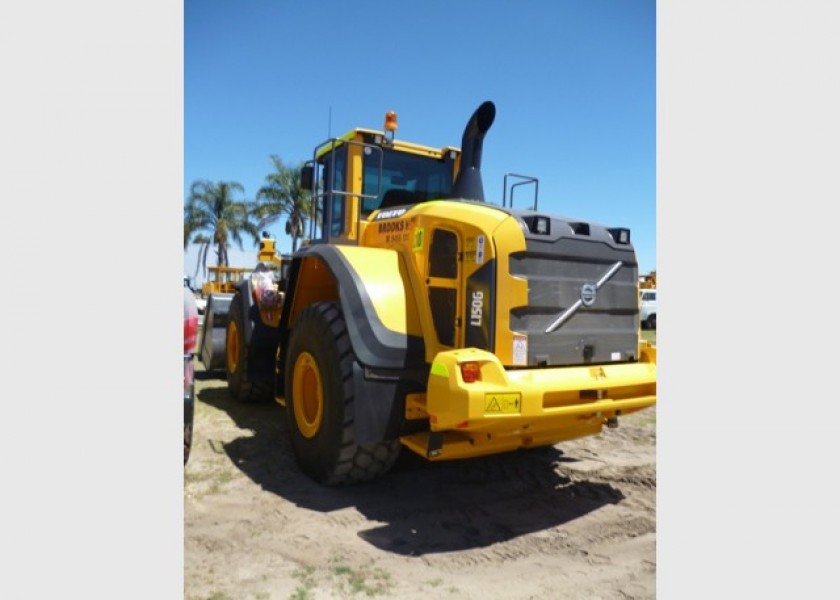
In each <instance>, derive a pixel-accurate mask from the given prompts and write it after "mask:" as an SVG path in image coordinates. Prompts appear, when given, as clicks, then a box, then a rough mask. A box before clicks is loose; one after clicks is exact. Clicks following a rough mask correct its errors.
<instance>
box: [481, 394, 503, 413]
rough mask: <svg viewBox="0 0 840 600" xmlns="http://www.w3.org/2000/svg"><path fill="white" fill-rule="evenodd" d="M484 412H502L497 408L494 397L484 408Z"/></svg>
mask: <svg viewBox="0 0 840 600" xmlns="http://www.w3.org/2000/svg"><path fill="white" fill-rule="evenodd" d="M484 412H502V407H501V406H499V401H498V400H496V397H495V396H494V397H493V398H491V399H490V402H489V403H488V404H487V406H485V407H484Z"/></svg>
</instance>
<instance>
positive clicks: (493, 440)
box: [228, 102, 656, 484]
mask: <svg viewBox="0 0 840 600" xmlns="http://www.w3.org/2000/svg"><path fill="white" fill-rule="evenodd" d="M495 112H496V111H495V106H494V105H493V103H491V102H485V103H484V104H482V105H481V106H480V107H479V108H478V109H477V110H476V111H475V113H474V114H473V115H472V117H471V118H470V120H469V122H468V123H467V126H466V128H465V130H464V134H463V137H462V143H461V147H460V148H455V147H451V146H446V147H443V148H433V147H428V146H422V145H419V144H414V143H409V142H405V141H402V140H399V139H395V132H396V129H397V122H396V115H395V114H394V113H389V114H388V115H387V116H386V122H385V129H384V131H377V130H370V129H354V130H352V131H350V132H348V133H347V134H346V135H344V136H342V137H340V138H334V139H331V140H328V141H327V142H324V143H322V144H320V145H318V146H317V147H316V148H315V151H314V157H313V159H312V161H310V162H309V163H308V165H307V166H306V167H305V168H304V170H303V183H304V186H305V187H306V188H307V189H309V190H311V191H312V193H313V199H314V202H313V206H314V211H315V212H314V214H313V215H312V218H311V219H310V231H309V238H310V239H309V243H308V244H306V245H305V246H304V247H303V248H302V249H301V250H300V251H298V252H297V253H295V254H294V255H293V256H292V257H291V258H290V260H289V261H288V263H289V264H288V269H289V270H288V274H287V276H284V277H283V278H282V279H281V282H279V283H278V289H277V292H282V293H283V294H284V295H283V297H282V298H280V301H279V303H278V304H275V305H274V306H275V307H276V306H278V305H280V306H282V310H281V313H280V316H279V319H278V320H277V321H273V320H272V319H266V318H265V315H264V314H263V313H261V312H258V311H255V310H254V309H253V308H250V307H251V306H255V304H254V301H253V292H252V291H251V290H250V288H249V287H248V286H249V285H250V284H249V283H246V284H242V285H240V286H238V287H237V292H236V294H235V296H234V300H233V302H234V303H237V310H236V311H234V310H233V308H231V314H232V315H233V314H238V315H240V317H239V318H240V319H241V320H240V321H238V322H235V323H234V325H233V327H234V329H235V330H241V329H245V328H247V329H248V334H249V336H250V338H249V342H248V343H247V344H240V345H239V346H238V349H237V354H236V357H235V358H236V360H234V361H231V360H230V352H228V382H229V389H230V391H231V394H232V395H233V396H234V397H236V398H238V399H240V400H251V399H256V398H257V397H264V396H266V395H270V394H271V392H273V396H274V397H275V398H276V399H277V401H278V402H279V403H281V404H282V405H284V406H285V407H286V414H287V415H288V421H289V431H290V433H289V435H290V437H291V443H292V448H293V450H294V453H295V456H296V458H297V460H298V463H299V464H300V466H301V468H302V470H304V471H305V472H306V473H308V474H309V475H310V476H311V477H313V478H314V479H315V480H317V481H319V482H322V483H325V484H338V483H351V482H357V481H363V480H368V479H371V478H374V477H377V476H379V475H382V474H383V473H385V472H387V471H388V469H390V467H391V465H392V464H393V462H394V460H395V459H396V457H397V454H398V452H399V451H400V448H401V447H406V448H408V449H409V450H411V451H413V452H415V453H417V454H419V455H421V456H423V457H426V458H428V459H431V460H445V459H455V458H466V457H472V456H479V455H484V454H492V453H497V452H503V451H509V450H514V449H517V448H527V447H535V446H541V445H550V444H555V443H558V442H560V441H564V440H569V439H573V438H577V437H581V436H586V435H593V434H597V433H598V432H600V431H601V430H602V428H603V427H604V426H605V425H606V426H608V427H615V426H617V425H618V420H619V418H620V417H621V416H622V415H626V414H629V413H632V412H634V411H638V410H641V409H643V408H645V407H648V406H651V405H653V404H655V402H656V350H655V348H654V347H653V346H652V345H650V344H648V343H647V342H645V341H643V340H642V339H641V338H640V336H639V330H640V326H639V325H640V324H639V305H638V298H639V277H638V265H637V262H636V256H635V251H634V249H633V246H632V244H631V242H630V231H629V230H628V229H625V228H622V227H610V226H604V225H599V224H597V223H593V222H589V221H586V220H582V219H571V218H567V217H559V216H555V215H551V214H548V213H546V212H544V211H540V210H539V209H538V204H537V198H536V197H535V199H534V204H533V206H532V209H531V210H515V209H513V207H512V206H504V202H503V204H502V206H499V205H495V204H490V203H488V202H485V199H484V190H483V185H482V181H481V174H480V163H481V152H482V145H483V140H484V136H485V134H486V132H487V131H488V130H489V128H490V126H491V125H492V123H493V120H494V119H495ZM530 179H531V180H533V181H536V179H535V178H530ZM535 196H536V195H535ZM511 197H512V195H511ZM511 204H512V202H511ZM231 322H232V318H231V319H229V320H228V323H231ZM230 340H231V336H230V325H229V328H228V347H229V348H230V346H231V345H232V344H231V341H230Z"/></svg>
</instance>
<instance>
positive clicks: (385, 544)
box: [196, 367, 624, 556]
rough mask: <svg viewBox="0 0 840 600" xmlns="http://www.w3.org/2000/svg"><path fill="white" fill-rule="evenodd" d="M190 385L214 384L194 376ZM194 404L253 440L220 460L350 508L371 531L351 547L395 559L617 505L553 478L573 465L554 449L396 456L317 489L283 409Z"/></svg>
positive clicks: (612, 493)
mask: <svg viewBox="0 0 840 600" xmlns="http://www.w3.org/2000/svg"><path fill="white" fill-rule="evenodd" d="M196 377H197V379H198V380H199V381H202V380H203V381H209V380H211V379H214V378H216V376H215V375H214V374H211V373H207V372H205V371H203V370H201V368H200V367H199V368H198V369H197V373H196ZM222 377H223V375H222ZM198 401H199V402H203V403H206V404H208V405H210V406H213V407H215V408H217V409H219V410H222V411H224V412H225V413H227V414H228V415H229V416H230V418H231V419H232V420H233V421H234V423H235V424H236V426H237V427H238V428H240V429H245V430H249V431H250V432H252V435H250V434H249V435H243V436H241V437H238V438H237V439H234V440H233V441H231V442H229V443H226V444H224V451H225V453H226V454H227V456H228V457H229V458H230V461H231V463H232V464H233V465H234V466H236V468H238V469H239V470H241V471H242V473H244V474H245V475H246V476H247V477H249V478H250V479H251V480H252V481H254V482H255V483H256V484H258V485H259V486H260V487H261V488H262V489H264V490H266V491H268V492H271V493H273V494H276V495H278V496H280V497H282V498H284V499H286V500H288V501H290V502H293V503H295V504H296V505H298V506H300V507H303V508H306V509H309V510H314V511H319V512H322V513H325V514H326V513H333V512H334V511H340V510H342V509H346V508H351V507H355V508H356V509H357V510H358V511H359V513H361V514H362V515H363V516H364V517H365V518H366V519H367V520H368V521H370V522H371V523H372V524H373V526H372V527H371V528H370V529H367V530H364V531H361V532H360V533H359V535H360V537H362V538H363V539H364V540H366V541H367V542H368V543H370V544H371V545H373V546H375V547H377V548H380V549H382V550H386V551H389V552H394V553H397V554H402V555H412V556H418V555H424V554H430V553H440V552H452V551H458V550H467V549H474V548H483V547H487V546H490V545H492V544H496V543H499V542H504V541H506V540H510V539H513V538H516V537H518V536H522V535H526V534H529V533H533V532H536V531H541V530H545V529H550V528H553V527H557V526H562V525H563V524H565V523H569V522H571V521H574V520H575V519H577V518H579V517H581V516H583V515H586V514H588V513H590V512H592V511H595V510H598V509H599V508H601V507H603V506H605V505H611V504H617V503H619V502H621V501H622V500H623V499H624V495H623V494H622V493H621V491H619V490H618V489H616V488H614V487H612V486H611V485H608V484H605V483H597V482H588V481H585V480H583V481H575V480H572V479H570V478H568V477H566V476H564V475H561V474H560V473H558V472H557V469H556V466H557V463H560V462H570V461H574V460H575V459H574V458H571V457H566V456H564V455H563V453H562V452H561V451H560V450H559V449H557V448H555V447H548V448H535V449H531V450H524V451H518V452H513V453H506V454H499V455H495V456H489V457H482V458H473V459H465V460H457V461H446V462H437V463H432V462H428V461H426V460H424V459H423V458H421V457H418V456H415V455H414V454H413V453H411V452H410V451H408V450H407V449H405V448H404V449H403V451H402V454H401V456H400V458H399V459H398V461H397V463H396V465H395V466H394V468H393V469H392V470H391V472H389V473H388V474H387V475H386V476H385V477H383V478H382V479H380V480H377V481H374V482H370V483H364V484H357V485H353V486H342V487H324V486H321V485H319V484H317V483H315V482H314V481H312V480H311V479H309V477H307V476H306V475H305V474H303V473H302V472H301V471H300V469H299V468H298V466H297V464H296V462H295V459H294V456H293V454H292V450H291V446H290V444H289V441H288V426H287V424H286V415H285V409H283V407H281V406H279V405H278V404H275V403H273V402H265V403H259V404H240V403H237V402H235V401H234V400H232V399H231V398H230V396H229V395H228V392H227V388H226V387H225V386H223V385H222V386H218V387H213V386H211V385H208V386H207V387H204V388H203V389H201V390H199V391H198Z"/></svg>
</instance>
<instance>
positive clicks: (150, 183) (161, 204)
mask: <svg viewBox="0 0 840 600" xmlns="http://www.w3.org/2000/svg"><path fill="white" fill-rule="evenodd" d="M0 76H2V84H0V86H2V92H0V148H1V150H0V173H2V179H0V181H2V186H0V189H2V201H0V204H2V209H0V213H2V215H3V217H2V225H3V226H2V234H0V252H2V254H0V256H2V260H3V265H4V266H3V278H4V281H5V283H6V286H5V287H6V294H4V300H3V302H2V308H3V311H2V313H3V317H4V318H3V328H2V333H1V334H0V339H2V342H3V343H2V347H3V350H4V352H3V359H2V362H0V364H2V365H3V367H2V374H3V392H2V399H3V402H2V406H3V412H2V416H0V423H2V435H0V457H2V458H0V460H2V470H0V473H2V484H0V485H2V490H3V492H2V499H3V500H2V507H0V520H2V521H0V531H2V535H0V539H2V556H3V559H2V561H3V576H2V577H0V597H3V598H23V597H28V598H55V597H63V596H67V595H75V596H81V597H85V598H155V599H159V598H179V597H181V596H182V595H183V570H184V567H183V564H184V563H183V461H182V459H181V456H182V452H183V451H182V449H181V445H182V442H181V441H180V439H181V437H182V435H183V426H182V422H183V416H182V415H183V412H182V411H183V409H182V407H181V401H180V400H179V395H180V394H181V393H182V383H181V379H182V378H183V374H182V373H181V369H182V367H181V366H179V361H180V360H181V359H180V356H179V354H180V352H181V350H180V348H179V346H180V345H181V343H182V342H181V338H182V335H183V308H182V303H183V300H182V291H181V290H180V289H179V288H180V287H182V286H183V280H182V277H183V272H182V271H183V266H182V260H181V254H182V252H183V250H182V248H183V243H182V239H183V228H182V218H183V197H182V196H183V181H182V179H183V6H182V4H181V3H180V2H170V1H164V0H152V1H147V2H142V3H141V2H130V3H125V2H109V1H106V0H82V1H80V2H57V1H48V2H31V3H20V2H14V3H9V2H6V3H4V4H3V6H2V8H0Z"/></svg>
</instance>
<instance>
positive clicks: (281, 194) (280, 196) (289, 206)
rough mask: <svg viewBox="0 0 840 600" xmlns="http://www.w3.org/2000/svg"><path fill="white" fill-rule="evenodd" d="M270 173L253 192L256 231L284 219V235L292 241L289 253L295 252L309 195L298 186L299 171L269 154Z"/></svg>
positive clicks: (303, 228) (303, 225) (299, 168)
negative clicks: (254, 197)
mask: <svg viewBox="0 0 840 600" xmlns="http://www.w3.org/2000/svg"><path fill="white" fill-rule="evenodd" d="M271 163H272V166H273V167H274V171H273V172H272V173H269V174H268V175H266V177H265V185H264V186H263V187H261V188H260V189H259V191H257V202H256V207H255V209H254V215H255V216H256V217H257V219H259V223H258V228H259V229H262V228H263V227H265V226H266V225H269V224H271V223H274V222H276V221H278V220H280V219H281V218H282V217H283V216H284V215H285V216H286V234H288V235H289V236H291V238H292V252H294V251H295V250H297V244H298V240H299V239H300V238H302V237H303V235H304V231H305V229H306V223H307V221H308V219H309V215H310V211H311V208H312V195H311V194H310V192H309V191H308V190H304V189H303V188H301V187H300V171H301V167H302V166H303V163H301V164H300V165H298V166H297V167H291V166H288V165H286V164H285V163H284V162H283V161H282V160H281V159H280V157H279V156H276V155H274V154H272V155H271Z"/></svg>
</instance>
